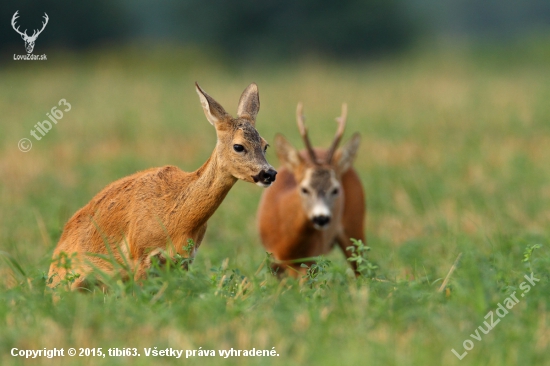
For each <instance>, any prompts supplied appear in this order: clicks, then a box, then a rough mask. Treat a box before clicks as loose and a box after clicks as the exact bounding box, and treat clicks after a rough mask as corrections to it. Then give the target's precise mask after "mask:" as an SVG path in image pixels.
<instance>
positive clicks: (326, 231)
mask: <svg viewBox="0 0 550 366" xmlns="http://www.w3.org/2000/svg"><path fill="white" fill-rule="evenodd" d="M346 116H347V105H346V104H343V105H342V115H341V116H340V117H339V118H337V119H336V121H337V122H338V130H337V132H336V136H335V138H334V140H333V142H332V145H331V146H330V148H329V149H317V148H315V149H314V148H313V147H312V145H311V142H310V140H309V137H308V133H307V129H306V127H305V125H304V117H303V114H302V104H301V103H300V104H298V107H297V111H296V119H297V123H298V129H299V131H300V135H301V136H302V139H303V141H304V143H305V146H306V149H305V150H303V151H300V152H299V151H298V150H297V149H295V148H294V147H293V146H292V145H291V144H290V143H289V142H288V141H287V140H286V139H285V138H284V137H283V136H282V135H278V136H276V138H275V149H276V151H277V156H278V157H279V161H280V163H281V164H282V166H281V167H280V168H279V169H278V171H279V174H278V177H277V182H276V183H274V184H273V186H272V187H271V188H270V189H268V190H266V191H265V192H264V193H263V195H262V199H261V201H260V205H259V208H258V226H259V232H260V237H261V241H262V244H263V246H264V247H265V248H266V250H267V251H268V252H270V253H272V254H273V257H274V258H275V259H276V260H277V262H276V263H274V264H273V268H274V269H275V270H276V271H278V273H279V274H280V273H283V272H284V271H286V270H287V269H294V271H293V270H291V271H289V274H291V275H296V274H297V273H299V270H300V265H301V263H309V264H311V263H312V262H311V260H309V261H308V260H307V259H306V258H309V257H314V256H319V255H324V254H327V253H328V252H329V251H330V250H331V249H332V247H333V246H334V245H335V244H337V245H338V246H339V247H340V248H341V249H342V250H343V252H344V254H345V255H346V257H347V258H349V257H350V256H351V252H350V251H348V250H347V249H346V248H347V247H349V246H351V245H352V243H351V241H350V238H354V239H357V240H363V241H364V240H365V237H364V230H363V225H364V217H365V198H364V194H363V187H362V186H361V181H360V179H359V176H358V175H357V172H356V171H355V170H354V169H353V168H352V163H353V161H354V159H355V156H356V154H357V150H358V148H359V142H360V136H359V134H358V133H355V134H354V135H353V137H352V138H351V140H350V141H349V142H348V143H347V144H346V145H345V146H343V147H341V148H340V149H338V150H337V148H338V144H339V143H340V140H341V138H342V134H343V132H344V128H345V124H346ZM302 258H303V259H304V261H300V259H302ZM351 265H352V267H353V268H354V270H357V268H356V266H355V262H353V263H351ZM356 273H357V272H356Z"/></svg>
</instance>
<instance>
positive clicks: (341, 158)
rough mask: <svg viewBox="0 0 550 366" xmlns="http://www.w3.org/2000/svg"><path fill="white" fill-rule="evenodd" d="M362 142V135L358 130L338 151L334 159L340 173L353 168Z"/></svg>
mask: <svg viewBox="0 0 550 366" xmlns="http://www.w3.org/2000/svg"><path fill="white" fill-rule="evenodd" d="M360 143H361V136H360V135H359V133H357V132H356V133H354V134H353V136H352V137H351V140H349V141H348V143H347V144H345V145H344V146H342V147H341V148H339V149H338V150H337V151H336V154H335V156H334V161H335V162H336V163H335V165H336V169H337V170H338V172H339V173H340V174H343V173H345V172H346V171H347V170H348V169H349V168H351V166H352V164H353V161H354V160H355V157H356V156H357V150H359V144H360Z"/></svg>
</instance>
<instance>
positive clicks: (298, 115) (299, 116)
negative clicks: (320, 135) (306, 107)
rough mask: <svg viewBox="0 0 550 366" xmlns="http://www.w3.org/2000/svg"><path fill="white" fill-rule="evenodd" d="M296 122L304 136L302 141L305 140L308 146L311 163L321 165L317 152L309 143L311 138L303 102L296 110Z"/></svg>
mask: <svg viewBox="0 0 550 366" xmlns="http://www.w3.org/2000/svg"><path fill="white" fill-rule="evenodd" d="M296 122H297V123H298V130H300V135H302V140H304V144H305V145H306V150H307V153H308V155H309V157H310V158H311V161H312V162H313V164H319V163H318V162H317V157H316V156H315V151H313V147H312V146H311V142H310V141H309V136H308V134H307V128H306V126H305V124H304V115H303V113H302V102H300V103H298V107H297V108H296Z"/></svg>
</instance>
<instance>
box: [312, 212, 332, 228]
mask: <svg viewBox="0 0 550 366" xmlns="http://www.w3.org/2000/svg"><path fill="white" fill-rule="evenodd" d="M312 221H313V223H314V224H315V225H318V226H321V227H322V226H325V225H328V223H329V222H330V216H325V215H321V216H314V217H313V220H312Z"/></svg>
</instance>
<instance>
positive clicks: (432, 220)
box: [0, 42, 550, 366]
mask: <svg viewBox="0 0 550 366" xmlns="http://www.w3.org/2000/svg"><path fill="white" fill-rule="evenodd" d="M543 44H545V45H547V44H548V43H547V42H546V43H540V44H532V45H530V44H526V45H525V46H524V48H518V49H514V50H508V51H506V52H505V51H503V50H495V52H494V53H492V52H491V51H487V50H484V51H475V52H470V51H468V50H466V49H462V50H461V49H454V50H447V51H441V52H427V51H426V52H418V53H414V54H410V55H408V56H407V57H404V58H402V59H399V60H393V59H388V60H378V61H372V62H370V63H354V64H331V63H328V62H320V61H316V60H307V61H303V62H301V63H296V64H292V65H286V66H281V65H279V66H273V67H267V66H263V67H259V66H249V67H246V68H245V67H235V66H234V65H233V66H231V67H226V66H223V62H221V61H216V60H211V59H208V58H206V57H203V56H200V55H198V54H191V53H186V52H183V51H177V50H175V51H174V50H170V52H165V51H164V50H162V49H158V50H156V51H153V50H150V51H144V50H142V49H139V50H136V51H133V50H131V49H128V50H125V52H124V53H119V51H116V52H110V51H107V50H106V51H103V52H102V53H97V54H91V55H88V56H86V57H85V56H74V55H71V54H67V55H62V54H61V52H59V53H56V52H53V51H52V52H50V53H49V54H48V61H47V62H43V63H39V62H34V63H31V62H28V63H23V62H17V63H14V64H13V65H12V64H10V65H9V67H5V68H3V69H1V70H0V79H1V80H2V82H3V85H4V87H3V88H2V89H0V110H1V111H2V112H3V113H2V116H3V121H2V123H1V124H0V182H1V183H0V364H2V365H22V364H27V363H29V364H30V363H31V362H28V361H25V360H24V359H23V358H16V357H12V356H11V355H10V350H11V349H12V348H14V347H16V348H19V349H43V348H54V347H57V348H64V349H65V351H66V350H67V349H68V348H69V347H75V348H77V349H78V348H86V347H88V348H97V347H102V349H103V352H104V353H105V352H106V351H107V350H108V349H109V348H114V347H118V348H126V347H129V348H138V351H139V353H140V354H141V357H139V358H137V357H136V358H132V357H119V358H115V357H111V358H105V359H102V358H94V357H92V356H90V357H68V356H66V357H64V358H61V359H51V360H50V359H46V358H41V359H40V360H38V361H35V362H33V363H32V364H45V365H49V364H51V365H54V364H55V365H59V364H66V365H96V364H105V365H130V364H132V365H147V364H153V363H154V364H155V365H156V364H159V365H172V364H174V365H175V364H183V363H185V364H191V365H201V366H202V365H220V364H222V365H226V364H227V365H285V366H287V365H365V364H373V365H459V364H460V365H495V366H497V365H498V366H501V365H517V364H522V365H544V364H546V363H547V362H548V359H549V357H550V351H548V349H550V331H549V329H550V327H549V322H550V320H549V319H550V317H549V316H548V315H549V312H548V307H549V306H550V303H549V301H548V299H549V297H548V294H549V293H550V288H549V287H550V286H549V282H548V280H549V278H550V256H549V248H550V225H549V223H550V164H548V162H550V124H549V123H548V120H549V116H550V103H549V102H548V101H549V100H550V69H549V68H548V64H549V62H550V49H549V48H548V46H542V45H543ZM543 47H546V48H543ZM520 54H521V55H522V57H521V58H520V57H518V55H520ZM194 81H198V82H199V83H200V84H201V86H202V87H203V88H204V89H205V90H206V91H207V92H208V93H209V94H211V95H212V96H213V97H215V98H216V99H217V100H218V101H220V102H221V103H222V104H223V105H224V106H225V107H226V108H227V109H228V110H229V111H231V112H232V113H235V110H236V106H237V98H238V96H239V95H240V93H241V92H242V90H243V88H244V87H246V85H248V84H249V83H250V82H251V81H255V82H257V83H258V85H259V88H260V99H261V103H262V106H261V110H260V113H259V116H258V123H257V128H258V130H259V131H260V133H261V134H262V136H263V137H264V138H266V139H267V140H268V141H270V142H272V141H273V137H274V135H275V133H277V132H282V133H284V134H285V135H286V136H287V137H288V138H289V139H290V140H291V141H292V142H293V143H294V144H296V145H298V146H300V139H299V137H298V132H297V129H296V127H295V121H294V111H295V107H296V103H297V102H298V101H303V102H304V113H305V115H306V117H307V123H308V125H309V126H310V136H311V138H312V141H313V143H314V144H315V145H324V146H328V144H329V143H330V141H331V138H332V136H333V134H334V131H335V127H336V126H335V123H334V117H336V116H337V115H338V114H339V111H340V105H341V103H342V102H343V101H346V102H347V103H348V106H349V117H348V125H347V130H346V136H347V137H349V136H351V134H352V133H353V132H355V131H359V132H360V133H361V134H362V137H363V140H362V144H361V148H360V154H359V156H358V158H357V161H356V163H355V166H356V168H357V171H358V172H359V174H360V176H361V178H362V180H363V184H364V188H365V191H366V195H367V201H368V215H367V217H368V220H367V237H368V239H367V243H366V244H368V247H370V248H371V250H370V251H369V252H368V256H367V257H365V254H366V252H367V249H366V247H365V245H363V244H362V243H355V247H356V256H355V257H354V259H355V260H356V261H357V262H358V263H359V264H361V265H362V266H363V267H362V268H363V271H364V274H365V275H364V276H363V277H362V278H358V279H355V278H354V277H353V275H352V274H351V273H350V270H349V265H348V264H347V263H346V261H345V259H344V257H343V255H342V254H341V253H339V252H338V250H336V249H335V250H334V252H333V253H331V254H330V255H329V256H328V257H326V258H322V259H321V260H320V261H319V262H318V263H317V265H315V266H311V267H309V268H307V269H304V270H305V272H307V276H306V277H305V278H303V279H291V278H285V279H283V280H282V281H279V280H278V279H276V278H275V277H274V276H273V275H272V274H271V273H270V270H269V266H268V265H267V264H268V263H267V259H266V253H265V251H264V250H263V248H262V247H261V245H260V243H259V239H258V235H257V231H256V228H255V211H256V207H257V204H258V200H259V197H260V195H261V189H260V188H259V187H256V186H254V185H251V184H246V183H243V182H238V183H237V184H236V185H235V187H234V188H233V190H232V191H231V192H230V193H229V195H228V196H227V198H226V199H225V201H224V203H223V204H222V205H221V207H220V208H219V210H218V211H217V212H216V213H215V215H214V216H213V217H212V219H211V220H210V222H209V229H208V231H207V233H206V237H205V240H204V241H203V243H202V245H201V247H200V249H199V251H198V255H197V257H196V258H195V261H194V263H193V264H192V265H191V266H190V270H189V271H188V272H187V271H184V270H182V269H181V268H180V267H179V266H177V265H168V266H165V267H158V266H155V267H154V268H153V269H152V272H153V273H152V275H151V276H150V277H149V278H148V279H147V280H145V281H143V282H142V283H135V282H132V281H129V282H122V281H120V280H118V279H116V278H114V279H107V280H106V281H107V288H108V291H107V292H105V293H104V292H102V291H101V289H99V288H98V289H95V291H93V292H92V293H87V294H85V293H71V292H65V291H64V290H63V289H59V290H58V291H56V293H57V294H58V295H59V298H60V299H59V301H58V302H57V304H54V303H53V302H52V294H51V291H49V290H46V291H45V283H46V280H47V279H46V276H45V273H47V270H48V266H49V263H50V260H51V253H52V251H53V248H54V246H55V244H56V242H57V240H58V239H59V237H60V235H61V232H62V229H63V225H64V223H65V222H66V221H67V220H68V219H69V218H70V216H71V215H72V214H73V213H74V212H75V211H76V210H77V209H78V208H80V207H82V206H83V205H84V204H86V203H87V202H88V201H89V200H90V199H91V198H92V197H93V196H94V195H95V194H96V193H97V192H98V191H99V190H100V189H102V188H103V187H104V186H105V185H107V184H108V183H110V182H112V181H114V180H116V179H118V178H121V177H123V176H126V175H128V174H131V173H133V172H135V171H137V170H141V169H146V168H149V167H153V166H161V165H167V164H173V165H177V166H179V167H180V168H182V169H184V170H188V171H189V170H194V169H196V168H197V167H199V166H200V165H201V164H202V163H203V162H204V161H205V160H206V159H207V158H208V156H209V155H210V153H211V151H212V149H213V147H214V144H215V141H216V137H215V132H214V129H213V128H212V126H210V124H209V123H208V122H207V121H206V120H205V118H204V115H203V112H202V109H201V107H200V104H199V100H198V97H197V95H196V93H195V90H194V86H193V82H194ZM62 98H65V99H66V100H67V102H69V103H70V104H71V106H72V109H71V111H70V112H69V113H66V114H65V115H64V116H63V118H62V119H60V120H59V122H58V123H57V124H56V125H54V126H53V127H52V129H51V130H50V131H49V132H48V134H47V135H46V136H44V137H43V138H42V139H41V140H40V141H36V140H35V139H34V138H33V137H32V136H30V130H31V129H33V128H34V127H33V126H34V125H35V124H36V123H37V122H38V121H43V120H45V119H46V118H47V116H46V113H49V111H50V110H51V109H52V107H54V106H56V105H58V101H59V100H60V99H62ZM21 138H29V139H31V140H32V142H33V147H32V150H30V151H29V152H27V153H23V152H20V151H19V150H18V148H17V143H18V141H19V140H20V139H21ZM268 160H270V161H271V162H272V163H273V164H274V165H275V166H277V165H278V164H277V159H276V156H275V154H274V151H273V149H270V150H268ZM350 245H353V244H352V243H350ZM460 253H462V256H461V258H460V260H459V261H458V263H457V265H456V268H455V270H454V271H453V272H452V273H451V274H450V276H449V278H448V282H447V283H446V285H445V286H444V287H443V288H441V291H440V287H441V285H442V283H443V280H444V279H445V277H446V276H447V274H448V273H449V271H450V270H451V267H452V266H453V263H455V260H456V259H457V257H458V256H459V254H460ZM178 260H179V261H181V258H179V259H176V261H178ZM531 272H533V274H534V277H535V278H537V279H540V282H536V285H535V286H532V288H531V289H530V291H529V292H528V293H527V292H524V289H523V288H521V287H520V286H521V285H522V283H523V282H526V279H525V277H524V275H526V274H530V273H531ZM69 280H70V279H69ZM514 291H515V296H517V298H518V299H519V302H518V303H517V305H515V306H514V307H513V308H512V309H510V310H509V313H508V314H507V315H506V316H505V317H504V318H502V319H500V322H499V323H498V325H496V326H495V327H494V329H493V330H491V331H490V332H489V333H488V334H484V333H482V332H481V331H478V333H479V335H480V336H481V340H479V341H478V340H475V339H474V338H472V337H471V336H470V334H473V335H474V336H476V333H475V332H476V328H478V327H479V326H481V327H483V328H484V329H486V328H487V327H486V326H485V325H484V323H483V322H484V321H488V319H485V316H486V314H488V312H489V311H493V312H494V311H495V310H496V309H497V304H499V303H501V304H503V302H504V300H505V299H506V298H508V297H509V296H511V295H512V294H513V293H514ZM521 294H524V295H525V296H524V297H521V296H520V295H521ZM495 321H496V315H495ZM468 339H469V340H470V341H472V342H473V345H474V348H473V349H472V350H471V351H469V352H468V354H467V355H465V356H464V358H463V360H462V361H459V360H458V358H457V357H456V356H455V355H454V354H453V353H452V352H451V349H454V350H455V351H456V352H457V353H458V354H462V353H463V352H464V351H465V350H464V347H463V342H464V341H465V340H468ZM466 344H467V345H468V344H469V343H466ZM154 347H158V349H165V348H167V347H171V348H174V349H182V350H199V347H202V350H216V352H217V350H229V349H231V348H235V349H241V350H251V349H252V348H255V349H260V350H271V349H272V347H275V350H276V351H277V353H278V354H279V356H278V357H229V358H227V359H223V358H222V357H199V356H196V357H192V358H189V359H185V360H181V359H179V360H177V359H174V358H169V357H165V358H161V357H155V358H153V357H145V353H144V350H143V348H154ZM184 357H185V355H184Z"/></svg>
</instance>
